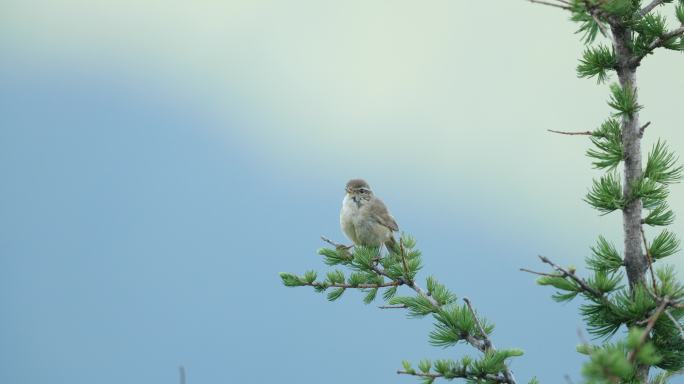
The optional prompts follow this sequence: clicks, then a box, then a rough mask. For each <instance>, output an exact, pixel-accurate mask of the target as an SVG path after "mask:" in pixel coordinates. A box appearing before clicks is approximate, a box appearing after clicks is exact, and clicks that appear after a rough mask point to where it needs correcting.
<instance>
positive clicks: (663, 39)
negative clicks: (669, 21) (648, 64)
mask: <svg viewBox="0 0 684 384" xmlns="http://www.w3.org/2000/svg"><path fill="white" fill-rule="evenodd" d="M683 34H684V25H681V26H680V27H679V28H677V29H674V30H672V31H670V32H667V33H665V34H663V35H662V36H660V37H659V38H657V39H655V40H654V41H653V42H652V43H651V44H650V45H649V46H648V50H647V51H646V53H645V54H643V55H639V56H635V57H634V58H632V60H631V61H630V63H629V64H630V65H632V66H638V65H639V64H640V63H641V60H642V59H643V58H644V57H645V56H646V55H648V54H649V53H651V52H653V50H654V49H656V48H660V47H662V46H664V45H665V44H667V43H668V42H669V41H670V40H672V38H674V37H678V36H681V35H683Z"/></svg>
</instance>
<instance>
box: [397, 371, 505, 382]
mask: <svg viewBox="0 0 684 384" xmlns="http://www.w3.org/2000/svg"><path fill="white" fill-rule="evenodd" d="M450 373H453V375H452V374H450V375H449V379H455V378H462V379H471V380H482V379H485V380H487V382H494V383H509V381H507V380H508V379H507V378H506V377H503V376H499V375H484V376H480V375H472V374H471V375H468V374H467V373H466V374H460V373H458V372H450ZM397 374H399V375H410V376H417V377H429V378H433V379H436V378H439V377H444V375H442V374H440V373H430V372H428V373H425V372H416V371H411V372H409V371H404V370H398V371H397Z"/></svg>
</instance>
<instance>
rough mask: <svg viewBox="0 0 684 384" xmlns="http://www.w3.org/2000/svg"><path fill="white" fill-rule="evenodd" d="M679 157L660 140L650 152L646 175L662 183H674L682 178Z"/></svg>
mask: <svg viewBox="0 0 684 384" xmlns="http://www.w3.org/2000/svg"><path fill="white" fill-rule="evenodd" d="M677 161H678V158H677V156H675V154H674V153H672V152H671V151H670V149H669V148H668V147H667V145H666V144H665V143H664V142H662V141H660V140H658V142H657V143H656V144H655V145H654V146H653V149H651V152H649V154H648V161H647V163H646V169H645V170H644V177H647V178H649V179H651V180H653V181H655V182H658V183H662V184H672V183H676V182H679V181H680V180H681V179H682V171H683V170H684V168H682V166H681V165H679V166H678V165H677Z"/></svg>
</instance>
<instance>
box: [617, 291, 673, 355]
mask: <svg viewBox="0 0 684 384" xmlns="http://www.w3.org/2000/svg"><path fill="white" fill-rule="evenodd" d="M669 301H670V298H669V297H667V296H666V297H665V298H664V299H663V301H662V302H661V303H660V305H659V306H658V309H656V311H655V312H654V313H653V314H652V315H651V317H650V318H649V320H648V324H646V328H645V329H644V333H642V334H641V337H640V338H639V343H638V344H637V345H636V347H634V349H632V350H631V351H629V354H628V355H627V360H628V361H629V362H631V363H633V362H634V359H635V358H636V355H637V353H639V349H641V346H643V345H644V343H645V342H646V339H647V338H648V335H649V333H651V330H652V329H653V326H654V325H655V323H656V321H657V320H658V318H659V317H660V315H662V314H663V311H665V307H667V306H668V303H669Z"/></svg>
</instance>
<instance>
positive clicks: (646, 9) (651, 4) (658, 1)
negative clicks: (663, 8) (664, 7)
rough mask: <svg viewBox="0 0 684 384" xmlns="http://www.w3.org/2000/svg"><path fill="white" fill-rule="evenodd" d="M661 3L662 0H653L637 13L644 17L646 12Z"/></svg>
mask: <svg viewBox="0 0 684 384" xmlns="http://www.w3.org/2000/svg"><path fill="white" fill-rule="evenodd" d="M662 3H663V0H653V1H652V2H651V3H650V4H648V5H647V6H645V7H644V8H643V9H642V10H641V11H639V14H640V15H641V17H644V16H646V14H647V13H649V12H651V11H652V10H653V9H654V8H655V7H657V6H659V5H660V4H662Z"/></svg>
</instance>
